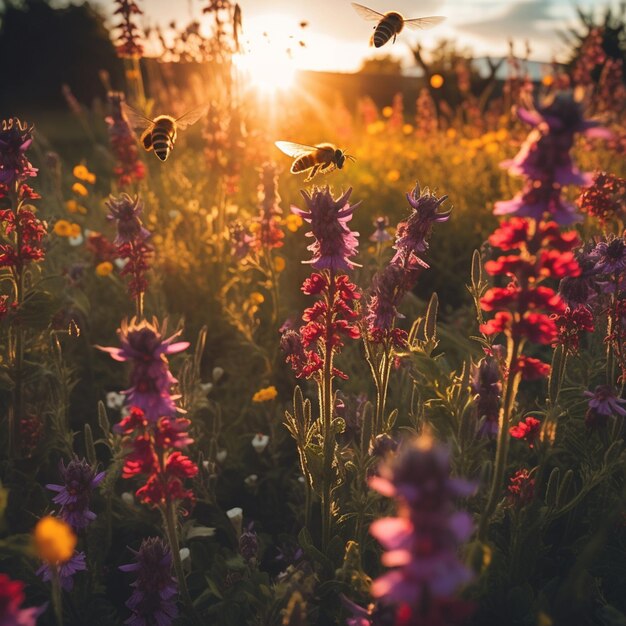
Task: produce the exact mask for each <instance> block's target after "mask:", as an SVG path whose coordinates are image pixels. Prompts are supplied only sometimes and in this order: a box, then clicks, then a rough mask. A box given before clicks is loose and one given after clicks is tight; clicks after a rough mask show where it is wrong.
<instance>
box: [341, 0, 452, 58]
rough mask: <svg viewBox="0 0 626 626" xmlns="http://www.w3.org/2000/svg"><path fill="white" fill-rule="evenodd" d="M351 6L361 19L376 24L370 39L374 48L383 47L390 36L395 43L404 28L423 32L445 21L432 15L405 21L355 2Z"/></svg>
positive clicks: (400, 16) (397, 16)
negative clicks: (372, 21)
mask: <svg viewBox="0 0 626 626" xmlns="http://www.w3.org/2000/svg"><path fill="white" fill-rule="evenodd" d="M352 6H353V7H354V10H355V11H356V12H357V13H358V14H359V15H360V16H361V17H363V18H365V19H366V20H374V21H376V22H378V24H376V26H374V34H373V35H372V38H371V39H370V45H372V44H373V45H374V46H375V47H376V48H380V47H381V46H384V45H385V44H386V43H387V42H388V41H389V40H390V39H391V37H392V36H393V42H392V43H396V37H397V36H398V35H399V34H400V32H401V31H402V29H403V28H404V27H405V26H406V27H407V28H414V29H418V30H423V29H425V28H431V27H432V26H435V25H437V24H439V23H440V22H443V20H445V19H446V18H445V17H442V16H441V15H432V16H431V17H417V18H415V19H412V20H405V19H404V17H402V15H401V14H400V13H396V12H395V11H389V12H388V13H385V14H384V15H383V14H382V13H378V11H374V10H372V9H368V8H367V7H364V6H363V5H362V4H357V3H356V2H352Z"/></svg>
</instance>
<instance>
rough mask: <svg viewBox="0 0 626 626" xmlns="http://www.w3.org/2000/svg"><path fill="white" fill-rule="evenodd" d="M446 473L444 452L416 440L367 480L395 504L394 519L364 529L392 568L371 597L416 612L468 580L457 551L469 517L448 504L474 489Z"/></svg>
mask: <svg viewBox="0 0 626 626" xmlns="http://www.w3.org/2000/svg"><path fill="white" fill-rule="evenodd" d="M449 473H450V453H449V451H448V450H447V449H446V448H444V447H443V446H440V445H437V444H434V443H433V442H432V440H430V438H427V437H422V438H420V439H417V440H416V441H415V442H413V443H412V444H411V445H408V446H406V447H405V448H404V449H403V450H402V451H401V452H400V453H399V454H398V456H397V457H396V458H395V459H393V460H392V461H391V462H390V463H387V464H383V465H382V467H381V468H380V476H373V477H371V478H370V479H369V485H370V487H371V488H373V489H375V490H376V491H378V492H379V493H381V494H383V495H384V496H387V497H394V498H396V500H397V501H398V516H397V517H386V518H382V519H378V520H376V521H375V522H373V523H372V525H371V527H370V533H371V534H372V535H373V536H374V537H375V538H376V539H378V541H379V542H380V543H381V544H382V545H383V547H384V548H385V549H386V550H387V552H385V553H384V554H383V557H382V562H383V564H384V565H386V566H388V567H395V569H393V570H391V571H389V572H387V573H386V574H383V576H381V577H380V578H377V579H376V580H375V581H374V582H373V583H372V588H371V592H372V595H373V596H374V597H375V598H381V599H384V600H385V601H388V602H392V603H396V604H405V605H408V606H409V607H410V608H411V609H415V610H416V611H417V612H418V613H420V612H421V610H422V609H423V608H424V607H425V606H426V605H428V604H430V603H431V602H433V601H435V602H437V601H439V600H448V599H451V596H452V594H454V593H455V591H456V590H457V589H458V588H459V587H460V586H461V585H463V584H464V583H466V582H468V581H469V580H470V578H471V573H470V572H469V570H468V569H467V568H466V567H465V566H464V565H463V564H462V562H461V561H460V560H459V556H458V549H459V545H460V544H461V542H463V541H465V540H466V539H468V538H469V536H470V534H471V532H472V522H471V517H470V516H469V515H468V514H467V513H465V512H463V511H455V510H454V506H453V501H454V499H455V498H458V497H466V496H468V495H470V494H471V493H472V492H473V491H474V485H472V484H471V483H469V482H466V481H464V480H461V479H455V478H450V475H449ZM426 599H428V602H426Z"/></svg>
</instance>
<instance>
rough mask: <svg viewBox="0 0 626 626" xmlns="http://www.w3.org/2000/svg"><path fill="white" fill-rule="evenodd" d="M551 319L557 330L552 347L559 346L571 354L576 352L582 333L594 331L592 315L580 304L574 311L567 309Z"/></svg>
mask: <svg viewBox="0 0 626 626" xmlns="http://www.w3.org/2000/svg"><path fill="white" fill-rule="evenodd" d="M553 319H554V324H555V326H556V330H557V337H556V343H555V344H554V345H561V346H563V347H564V348H565V349H566V350H567V351H568V352H571V353H576V352H578V348H579V345H580V340H581V338H582V336H583V333H585V332H588V333H590V332H593V330H594V318H593V314H592V312H591V310H590V309H589V308H588V307H586V306H585V305H582V304H579V305H578V306H577V307H575V308H574V309H572V308H570V307H567V308H566V309H565V311H564V312H563V313H562V314H560V315H557V314H555V315H553Z"/></svg>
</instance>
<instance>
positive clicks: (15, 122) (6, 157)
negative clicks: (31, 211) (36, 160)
mask: <svg viewBox="0 0 626 626" xmlns="http://www.w3.org/2000/svg"><path fill="white" fill-rule="evenodd" d="M32 133H33V127H32V126H28V124H26V123H25V122H21V121H20V120H19V119H18V118H17V117H14V118H11V119H9V120H2V126H1V127H0V184H2V185H11V184H13V183H14V182H15V181H23V180H24V179H25V178H28V177H29V176H36V175H37V170H36V169H35V168H34V167H33V166H32V165H31V164H30V162H29V161H28V157H27V156H26V151H27V150H28V148H30V145H31V144H32V143H33V137H32Z"/></svg>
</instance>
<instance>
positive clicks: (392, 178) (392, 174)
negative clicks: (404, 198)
mask: <svg viewBox="0 0 626 626" xmlns="http://www.w3.org/2000/svg"><path fill="white" fill-rule="evenodd" d="M387 180H388V181H389V182H390V183H395V182H396V181H398V180H400V172H399V171H398V170H389V171H388V172H387Z"/></svg>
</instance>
